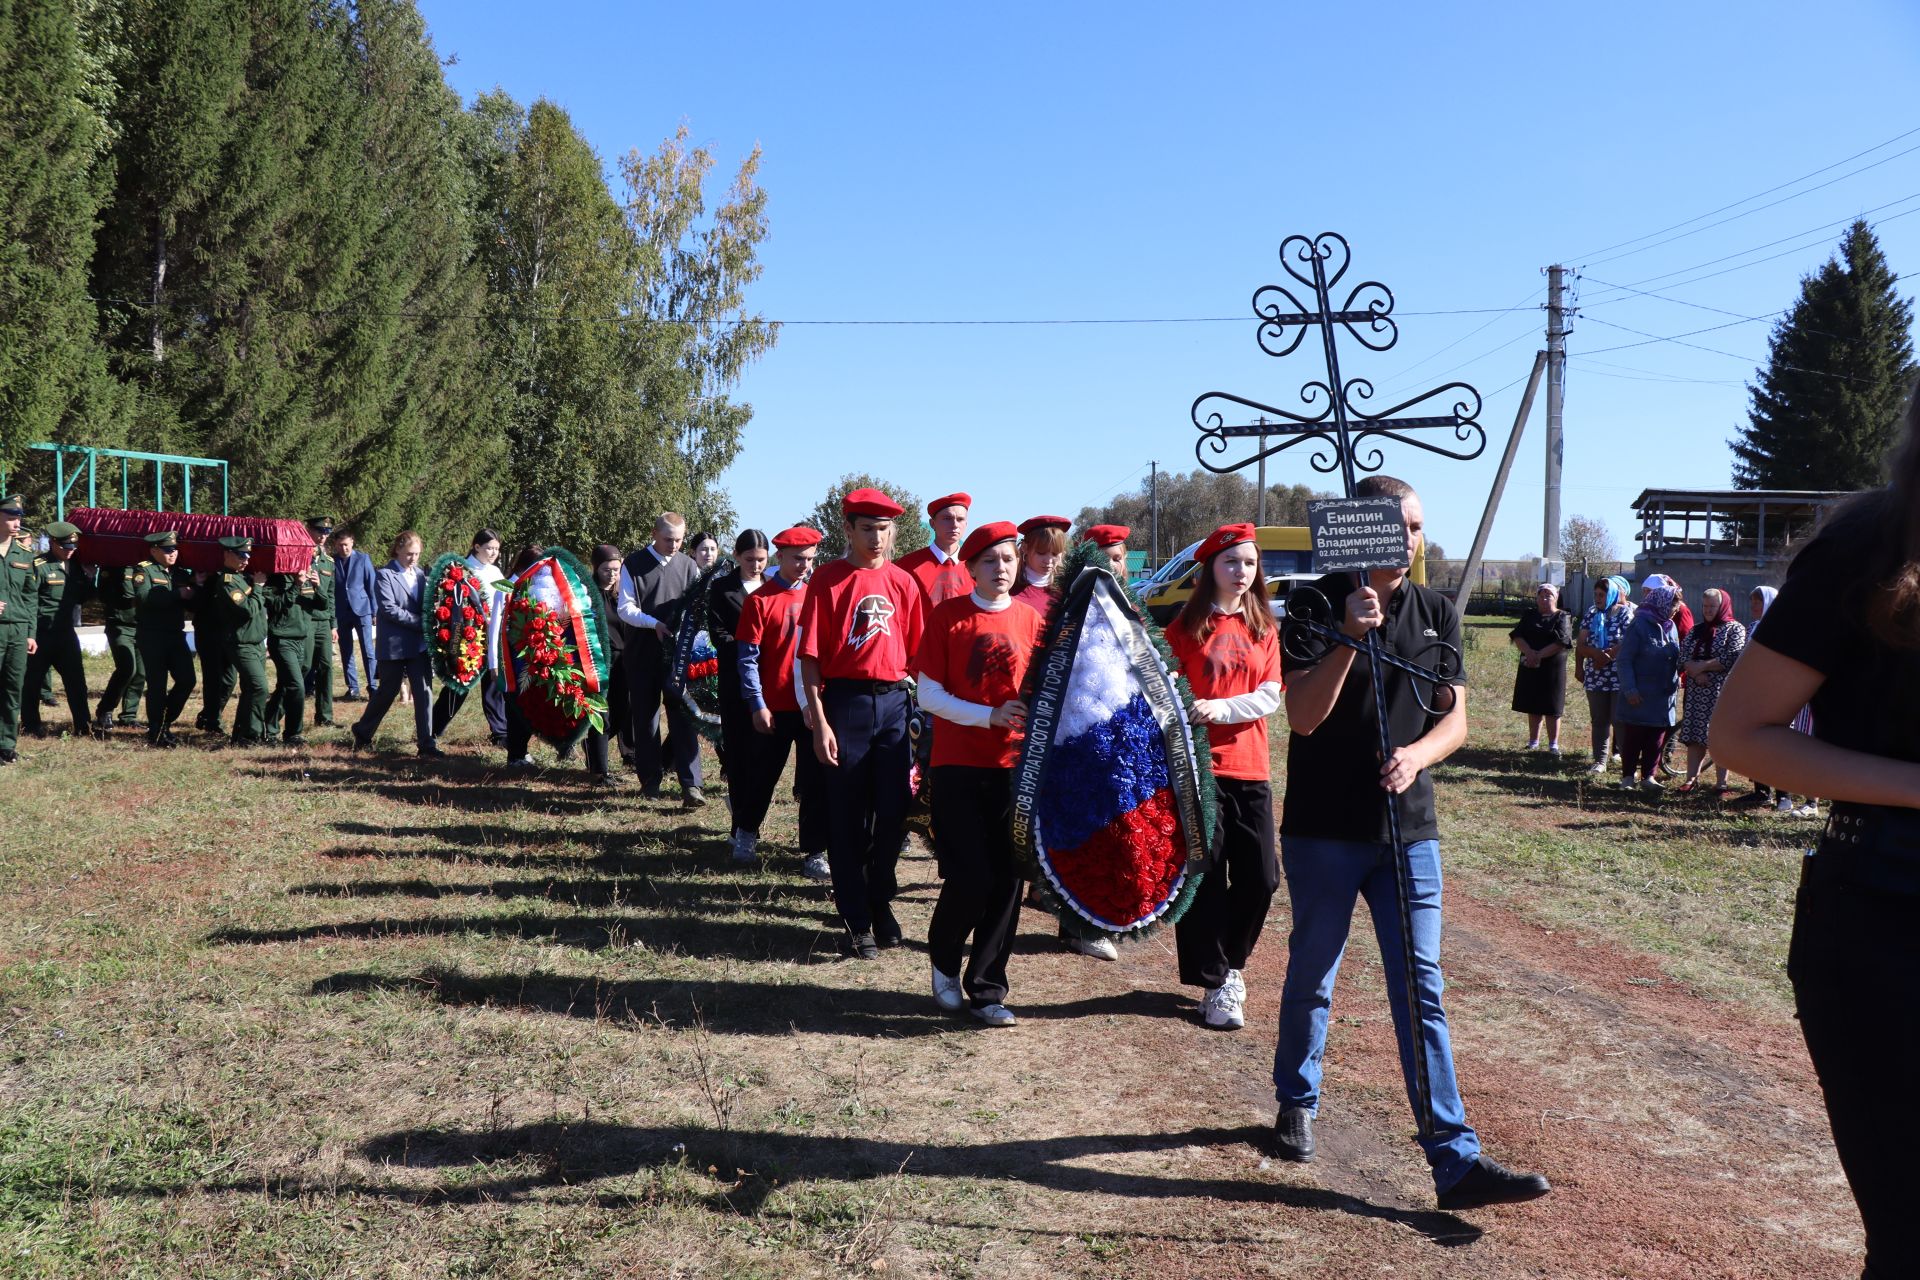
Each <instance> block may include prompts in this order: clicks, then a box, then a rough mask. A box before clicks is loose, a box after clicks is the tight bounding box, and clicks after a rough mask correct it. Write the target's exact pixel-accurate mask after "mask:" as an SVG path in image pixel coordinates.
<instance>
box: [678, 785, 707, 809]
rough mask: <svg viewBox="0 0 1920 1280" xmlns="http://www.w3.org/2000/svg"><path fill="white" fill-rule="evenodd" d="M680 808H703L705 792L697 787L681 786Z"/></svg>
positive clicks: (705, 804) (705, 797) (704, 806)
mask: <svg viewBox="0 0 1920 1280" xmlns="http://www.w3.org/2000/svg"><path fill="white" fill-rule="evenodd" d="M680 807H681V808H682V809H704V808H706V807H707V793H706V792H704V791H702V790H701V789H700V788H698V787H683V788H682V789H681V791H680Z"/></svg>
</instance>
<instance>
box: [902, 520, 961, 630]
mask: <svg viewBox="0 0 1920 1280" xmlns="http://www.w3.org/2000/svg"><path fill="white" fill-rule="evenodd" d="M972 506H973V499H972V497H970V496H969V495H967V494H964V493H949V494H947V495H946V496H945V497H941V498H935V499H934V500H933V501H932V502H929V503H928V504H927V524H928V525H930V526H931V527H932V529H933V541H932V542H930V543H928V544H927V545H926V546H924V547H922V548H920V549H919V550H918V551H910V552H908V553H907V554H906V555H904V556H901V557H900V567H901V568H902V569H905V570H906V571H907V572H908V573H910V574H912V575H913V577H914V580H915V581H916V582H918V583H919V584H920V585H921V587H922V588H923V589H925V591H926V593H927V608H928V609H932V608H933V606H935V605H937V604H939V603H940V602H941V601H942V600H948V599H951V598H952V597H954V596H963V595H966V594H967V593H968V592H969V591H971V590H973V578H972V576H971V575H969V574H968V573H967V568H966V566H965V565H963V564H961V563H960V560H959V554H960V540H961V539H962V538H964V537H965V536H966V533H967V511H968V510H969V509H970V508H971V507H972Z"/></svg>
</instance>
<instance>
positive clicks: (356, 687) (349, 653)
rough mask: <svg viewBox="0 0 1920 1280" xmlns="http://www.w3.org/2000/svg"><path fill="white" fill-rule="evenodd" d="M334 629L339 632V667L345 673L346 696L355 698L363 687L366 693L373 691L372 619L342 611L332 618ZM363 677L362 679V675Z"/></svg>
mask: <svg viewBox="0 0 1920 1280" xmlns="http://www.w3.org/2000/svg"><path fill="white" fill-rule="evenodd" d="M334 629H335V630H336V631H338V632H339V633H340V669H341V670H342V671H343V672H345V673H346V677H347V696H348V697H350V698H357V697H359V696H360V690H361V689H362V688H363V687H364V688H365V689H366V691H367V693H368V694H371V693H372V692H373V666H374V662H373V619H372V618H356V617H354V616H353V615H352V614H350V613H343V614H341V615H340V616H339V617H337V618H336V619H335V620H334ZM355 641H358V642H359V650H360V662H359V664H358V665H357V666H356V665H355V663H354V660H353V651H354V647H355V644H354V642H355ZM363 675H364V676H365V679H364V680H362V678H361V677H362V676H363Z"/></svg>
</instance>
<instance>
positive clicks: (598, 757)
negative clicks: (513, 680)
mask: <svg viewBox="0 0 1920 1280" xmlns="http://www.w3.org/2000/svg"><path fill="white" fill-rule="evenodd" d="M503 705H504V706H505V708H506V713H507V716H506V719H507V731H506V733H505V734H504V735H502V736H504V737H505V738H506V742H507V759H509V760H518V759H520V758H521V757H522V756H524V755H526V754H527V750H528V748H530V747H531V746H533V726H532V725H530V724H528V723H527V720H526V717H525V716H523V715H521V714H520V704H519V703H518V702H513V701H507V702H505V703H503ZM581 745H582V748H583V749H584V752H585V754H586V757H587V772H588V773H589V774H591V775H592V776H594V777H596V778H598V777H604V776H605V775H606V772H607V735H606V732H605V730H602V729H588V730H587V736H586V738H585V740H584V741H583V742H582V744H581Z"/></svg>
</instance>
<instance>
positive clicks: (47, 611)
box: [20, 520, 91, 737]
mask: <svg viewBox="0 0 1920 1280" xmlns="http://www.w3.org/2000/svg"><path fill="white" fill-rule="evenodd" d="M41 532H42V533H44V534H46V535H47V551H46V554H45V555H43V556H40V557H39V558H38V559H36V560H35V561H34V562H33V569H34V575H35V582H36V583H37V585H38V589H39V607H38V608H37V609H36V610H35V614H36V621H35V625H34V645H35V651H34V654H33V656H32V657H31V658H29V659H27V683H26V687H27V688H28V689H32V690H36V691H37V690H38V689H39V688H40V687H41V683H42V682H43V681H44V680H45V679H46V678H47V673H48V672H49V671H57V672H59V673H60V683H61V684H62V685H63V686H64V687H65V688H66V691H67V710H68V712H69V713H70V714H71V715H72V716H73V732H74V733H75V735H79V734H83V733H86V732H87V731H88V729H89V728H90V726H89V724H88V721H87V668H86V663H85V661H84V660H83V659H82V658H81V654H80V633H79V631H78V630H77V629H76V628H78V626H79V624H80V605H81V603H82V602H83V601H85V600H86V598H87V595H88V592H89V591H90V589H91V588H90V586H89V584H88V582H87V579H86V578H85V576H83V575H82V574H80V573H78V572H76V571H75V568H74V564H73V553H74V552H75V551H76V550H78V549H79V547H80V529H79V527H78V526H77V525H71V524H68V523H67V522H66V521H64V520H61V521H57V522H55V523H53V524H50V525H48V526H47V527H46V528H45V529H43V530H41ZM20 726H21V728H23V729H25V730H26V731H27V732H28V733H31V734H33V735H34V736H35V737H44V736H45V735H46V730H45V729H44V728H43V727H42V726H41V723H40V700H39V699H38V698H27V699H25V706H23V707H22V708H21V713H20Z"/></svg>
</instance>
